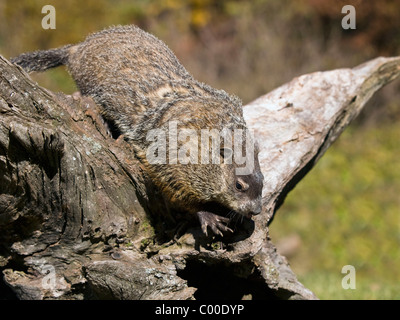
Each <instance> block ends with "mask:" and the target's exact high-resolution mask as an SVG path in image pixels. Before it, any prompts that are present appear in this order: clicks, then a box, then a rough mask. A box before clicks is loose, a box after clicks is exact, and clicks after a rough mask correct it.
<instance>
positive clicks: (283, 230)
mask: <svg viewBox="0 0 400 320" xmlns="http://www.w3.org/2000/svg"><path fill="white" fill-rule="evenodd" d="M270 233H271V237H272V240H273V242H275V243H278V242H279V241H280V240H282V239H284V238H285V237H287V236H289V235H292V234H297V235H298V236H299V238H300V239H301V245H300V247H299V248H298V249H297V250H296V253H295V254H293V255H291V256H289V257H288V259H289V262H290V264H291V267H292V269H293V271H294V272H295V273H296V274H297V275H298V276H299V279H300V281H301V282H302V283H304V284H305V285H306V286H307V287H308V288H310V289H311V290H313V291H314V292H315V293H316V295H317V296H318V297H319V298H321V299H400V126H399V125H398V124H396V123H393V124H388V125H385V126H382V127H380V128H349V130H347V131H346V132H345V133H344V134H343V135H342V136H341V137H340V139H339V140H338V141H337V142H336V143H335V144H334V145H333V146H332V147H331V149H330V150H328V152H327V153H326V154H325V155H324V157H323V158H322V159H321V160H320V162H319V163H318V164H317V166H316V167H315V168H314V169H313V170H312V171H311V172H310V173H309V174H308V175H307V176H306V177H305V178H304V179H303V180H302V181H301V182H300V183H299V184H298V185H297V186H296V188H295V189H294V190H293V191H292V192H291V193H290V194H289V196H288V198H287V199H286V201H285V204H284V205H283V206H282V208H281V209H280V210H279V211H278V212H277V215H276V217H275V219H274V222H273V223H272V224H271V226H270ZM278 250H279V248H278ZM344 265H352V266H354V267H355V270H356V286H357V289H356V290H351V289H348V290H344V289H343V288H342V286H341V281H342V278H343V277H344V276H345V275H344V274H341V269H342V267H343V266H344Z"/></svg>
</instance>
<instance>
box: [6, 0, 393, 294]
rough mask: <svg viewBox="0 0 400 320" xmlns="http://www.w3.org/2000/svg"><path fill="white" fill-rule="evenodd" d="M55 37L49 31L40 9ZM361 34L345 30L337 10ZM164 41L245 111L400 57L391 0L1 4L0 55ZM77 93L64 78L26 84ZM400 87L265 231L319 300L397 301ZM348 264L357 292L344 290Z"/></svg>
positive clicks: (381, 98)
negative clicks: (132, 39) (120, 39)
mask: <svg viewBox="0 0 400 320" xmlns="http://www.w3.org/2000/svg"><path fill="white" fill-rule="evenodd" d="M47 4H51V5H53V6H54V7H55V9H56V29H55V30H51V29H49V30H44V29H43V28H42V26H41V22H42V19H43V17H44V16H45V14H42V13H41V10H42V7H43V6H44V5H47ZM346 4H351V5H353V6H354V7H355V9H356V29H355V30H352V29H349V30H344V29H343V28H342V27H341V20H342V18H343V17H344V16H345V14H342V13H341V9H342V7H343V6H344V5H346ZM119 24H136V25H138V26H140V27H141V28H143V29H145V30H146V31H148V32H150V33H153V34H154V35H156V36H157V37H158V38H160V39H162V40H163V41H164V42H166V43H167V44H168V46H169V47H170V48H171V49H172V50H173V51H174V52H175V53H176V55H177V56H178V58H179V59H180V61H181V62H182V64H183V65H184V66H185V67H186V68H187V69H188V70H189V72H191V73H192V74H193V75H194V77H195V78H196V79H198V80H201V81H203V82H206V83H208V84H210V85H212V86H214V87H216V88H222V89H224V90H226V91H228V92H230V93H234V94H236V95H238V96H239V97H240V98H241V99H242V100H243V102H244V103H248V102H250V101H252V100H253V99H255V98H257V97H259V96H260V95H263V94H265V93H267V92H269V91H271V90H272V89H274V88H276V87H278V86H280V85H281V84H284V83H286V82H288V81H290V80H291V79H292V78H293V77H296V76H299V75H301V74H305V73H310V72H313V71H323V70H330V69H336V68H344V67H354V66H356V65H358V64H360V63H363V62H365V61H366V60H369V59H373V58H375V57H378V56H395V55H400V2H399V1H398V0H381V1H370V0H358V1H351V0H346V1H341V0H280V1H277V0H255V1H244V0H189V1H183V0H155V1H150V0H135V1H128V0H113V1H111V0H86V1H81V0H79V1H78V0H68V1H64V0H63V1H61V0H58V1H57V0H23V1H22V0H21V1H14V0H0V54H2V55H3V56H5V57H6V58H10V57H12V56H16V55H18V54H19V53H22V52H26V51H32V50H38V49H47V48H53V47H58V46H61V45H64V44H68V43H76V42H80V41H82V40H84V38H85V37H86V35H87V34H88V33H92V32H95V31H98V30H101V29H103V28H106V27H108V26H111V25H119ZM32 78H33V79H34V80H35V81H37V82H38V83H39V84H40V85H42V86H44V87H46V88H49V89H51V90H53V91H62V92H65V93H72V92H74V91H76V87H75V85H74V83H73V81H72V80H71V78H70V77H69V76H68V74H67V72H66V71H65V69H64V68H57V69H54V70H50V71H48V72H46V73H43V74H33V75H32ZM399 123H400V80H397V81H395V82H393V83H391V84H389V85H388V86H386V87H385V88H384V89H382V90H381V91H380V92H379V93H378V94H376V95H375V96H374V97H373V98H372V100H371V101H370V102H369V103H368V105H367V106H366V107H365V109H364V111H363V113H362V114H361V115H360V117H359V118H358V119H357V120H356V121H355V122H354V123H353V124H352V125H351V126H350V127H349V128H348V129H347V130H346V131H345V133H344V134H343V135H342V136H341V137H340V139H339V140H338V141H337V142H336V143H335V144H334V145H333V146H332V147H331V148H330V149H329V150H328V152H327V153H326V154H325V156H324V157H323V158H322V159H321V161H320V162H319V163H318V164H317V166H316V167H315V168H314V169H313V170H312V171H311V172H310V173H309V174H308V175H307V176H306V177H305V179H304V180H302V181H301V182H300V183H299V184H298V185H297V187H296V188H295V189H294V190H293V191H292V192H291V193H290V194H289V196H288V198H287V199H286V201H285V204H284V205H283V206H282V207H281V209H280V210H279V211H278V212H277V215H276V217H275V219H274V221H273V223H272V224H271V226H270V234H271V238H272V240H273V242H274V243H276V244H277V247H278V250H279V251H280V252H281V253H282V254H284V255H285V256H286V257H287V258H288V260H289V262H290V264H291V267H292V269H293V271H294V272H295V273H296V274H297V275H298V277H299V280H300V281H301V282H302V283H304V285H305V286H306V287H308V288H310V289H311V290H313V291H314V292H315V293H316V295H317V296H318V297H319V298H321V299H400V250H399V249H400V197H399V194H400V160H399V156H400V125H399ZM344 265H353V266H354V267H355V270H356V289H355V290H351V289H349V290H344V289H343V288H342V286H341V281H342V278H343V277H344V276H345V275H344V274H341V270H342V267H343V266H344Z"/></svg>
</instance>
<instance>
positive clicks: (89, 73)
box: [13, 26, 263, 232]
mask: <svg viewBox="0 0 400 320" xmlns="http://www.w3.org/2000/svg"><path fill="white" fill-rule="evenodd" d="M13 61H14V62H15V63H17V64H19V65H21V66H22V67H23V68H25V69H26V70H27V71H43V70H45V69H47V68H51V67H54V66H57V65H61V64H65V65H66V66H67V68H68V71H69V73H70V74H71V75H72V77H73V78H74V80H75V82H76V84H77V86H78V88H79V89H80V91H81V93H82V94H83V95H88V96H91V97H92V98H93V99H94V100H95V102H96V103H97V104H99V105H100V106H102V108H103V115H104V117H105V119H106V120H109V121H112V122H113V123H114V124H115V126H116V127H117V129H118V130H119V131H120V133H122V134H123V135H124V136H125V138H126V139H128V140H129V141H131V142H132V143H133V144H134V145H135V149H136V151H137V156H138V158H139V159H140V161H141V162H142V163H143V165H144V166H145V168H146V171H147V172H148V173H149V175H150V176H151V178H152V180H153V182H154V184H155V185H156V186H157V187H158V188H159V189H160V190H161V191H162V193H163V194H164V196H165V198H166V199H168V204H169V206H170V207H171V208H173V209H177V210H181V211H187V212H191V213H196V212H199V211H201V210H204V208H205V206H206V204H207V203H218V204H219V205H221V206H223V207H225V208H228V209H229V210H231V211H235V212H238V213H240V214H242V215H244V216H249V214H251V213H259V211H260V210H261V189H262V179H263V178H262V174H261V171H260V168H259V165H258V159H257V153H256V154H255V158H254V159H253V161H254V166H255V170H254V172H253V173H252V174H249V175H247V176H243V177H241V179H242V180H245V181H246V182H245V183H247V184H248V185H249V190H247V191H246V192H244V191H243V190H242V191H238V190H237V189H236V188H235V183H236V182H237V181H238V177H237V176H236V173H235V168H236V167H237V166H236V165H235V164H230V165H229V164H186V165H184V164H159V165H158V164H157V165H154V164H150V163H149V162H148V161H147V159H146V150H147V148H148V147H149V143H150V142H149V141H147V140H146V135H147V133H148V132H149V130H151V129H154V128H159V129H162V128H164V129H167V128H168V124H169V121H178V127H179V128H191V129H194V130H196V131H197V132H198V133H200V130H201V129H217V130H219V131H220V130H222V129H223V128H231V129H239V128H240V129H246V124H245V121H244V119H243V114H242V105H241V101H240V100H239V99H238V98H236V97H234V96H231V95H228V94H227V93H226V92H225V91H223V90H216V89H214V88H211V87H210V86H208V85H206V84H204V83H201V82H198V81H196V80H195V79H194V78H193V77H192V76H191V75H190V74H189V73H188V72H187V71H186V70H185V68H184V67H183V66H182V65H181V64H180V63H179V61H178V59H177V58H176V56H175V55H174V54H173V53H172V51H171V50H170V49H169V48H168V47H167V46H166V45H165V44H164V43H163V42H162V41H160V40H158V39H157V38H155V37H154V36H152V35H150V34H149V33H146V32H144V31H143V30H141V29H139V28H137V27H135V26H121V27H114V28H110V29H106V30H103V31H101V32H98V33H95V34H92V35H89V36H88V37H87V38H86V40H85V41H84V42H82V43H79V44H77V45H68V46H65V47H62V48H60V49H52V50H46V51H38V52H34V53H27V54H23V55H21V56H19V57H17V58H15V59H13ZM210 223H211V222H210ZM205 228H207V225H206V226H205ZM217 229H218V228H217ZM203 230H204V226H203ZM213 230H214V229H213ZM214 232H215V230H214Z"/></svg>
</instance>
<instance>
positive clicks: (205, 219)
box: [197, 211, 233, 237]
mask: <svg viewBox="0 0 400 320" xmlns="http://www.w3.org/2000/svg"><path fill="white" fill-rule="evenodd" d="M197 216H198V217H199V220H200V225H201V230H203V233H204V234H205V235H206V236H208V233H207V227H210V228H211V230H212V231H213V232H214V234H217V235H220V236H221V237H222V236H223V233H222V231H224V232H227V231H230V232H233V230H232V229H231V228H228V227H227V226H226V225H225V224H227V223H228V222H229V218H226V217H221V216H218V215H216V214H214V213H211V212H208V211H199V212H197Z"/></svg>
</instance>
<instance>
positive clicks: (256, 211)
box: [251, 205, 262, 216]
mask: <svg viewBox="0 0 400 320" xmlns="http://www.w3.org/2000/svg"><path fill="white" fill-rule="evenodd" d="M261 211H262V206H261V205H259V206H257V207H256V208H255V210H253V211H252V212H251V215H252V216H256V215H258V214H260V213H261Z"/></svg>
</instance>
